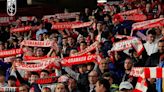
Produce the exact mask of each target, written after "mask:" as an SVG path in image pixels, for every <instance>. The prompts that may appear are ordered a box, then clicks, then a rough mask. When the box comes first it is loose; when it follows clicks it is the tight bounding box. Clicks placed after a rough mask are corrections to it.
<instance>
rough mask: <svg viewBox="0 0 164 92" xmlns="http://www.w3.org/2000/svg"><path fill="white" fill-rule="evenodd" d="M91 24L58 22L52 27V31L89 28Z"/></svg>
mask: <svg viewBox="0 0 164 92" xmlns="http://www.w3.org/2000/svg"><path fill="white" fill-rule="evenodd" d="M91 24H92V22H61V23H60V22H59V23H55V24H53V26H52V29H73V28H81V27H88V26H91Z"/></svg>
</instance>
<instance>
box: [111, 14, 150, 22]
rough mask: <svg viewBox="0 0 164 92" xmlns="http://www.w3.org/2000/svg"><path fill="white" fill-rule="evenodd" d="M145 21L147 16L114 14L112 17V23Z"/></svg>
mask: <svg viewBox="0 0 164 92" xmlns="http://www.w3.org/2000/svg"><path fill="white" fill-rule="evenodd" d="M146 19H147V16H146V15H144V14H133V15H119V14H115V15H114V16H113V20H114V21H120V22H122V21H124V20H132V21H136V22H139V21H144V20H146Z"/></svg>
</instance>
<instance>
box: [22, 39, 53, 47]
mask: <svg viewBox="0 0 164 92" xmlns="http://www.w3.org/2000/svg"><path fill="white" fill-rule="evenodd" d="M53 43H54V42H53V41H36V40H23V41H22V42H21V45H24V46H33V47H51V46H53Z"/></svg>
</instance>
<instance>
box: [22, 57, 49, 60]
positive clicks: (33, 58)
mask: <svg viewBox="0 0 164 92" xmlns="http://www.w3.org/2000/svg"><path fill="white" fill-rule="evenodd" d="M23 58H24V60H37V59H44V58H47V56H44V57H34V56H24V57H23Z"/></svg>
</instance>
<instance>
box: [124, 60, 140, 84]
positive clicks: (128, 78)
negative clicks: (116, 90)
mask: <svg viewBox="0 0 164 92" xmlns="http://www.w3.org/2000/svg"><path fill="white" fill-rule="evenodd" d="M132 67H133V61H132V59H131V58H126V59H125V61H124V68H125V73H124V75H123V77H122V82H124V81H128V82H130V83H132V84H133V85H134V86H135V84H136V83H137V79H136V78H135V77H133V76H131V75H130V71H131V69H132Z"/></svg>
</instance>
